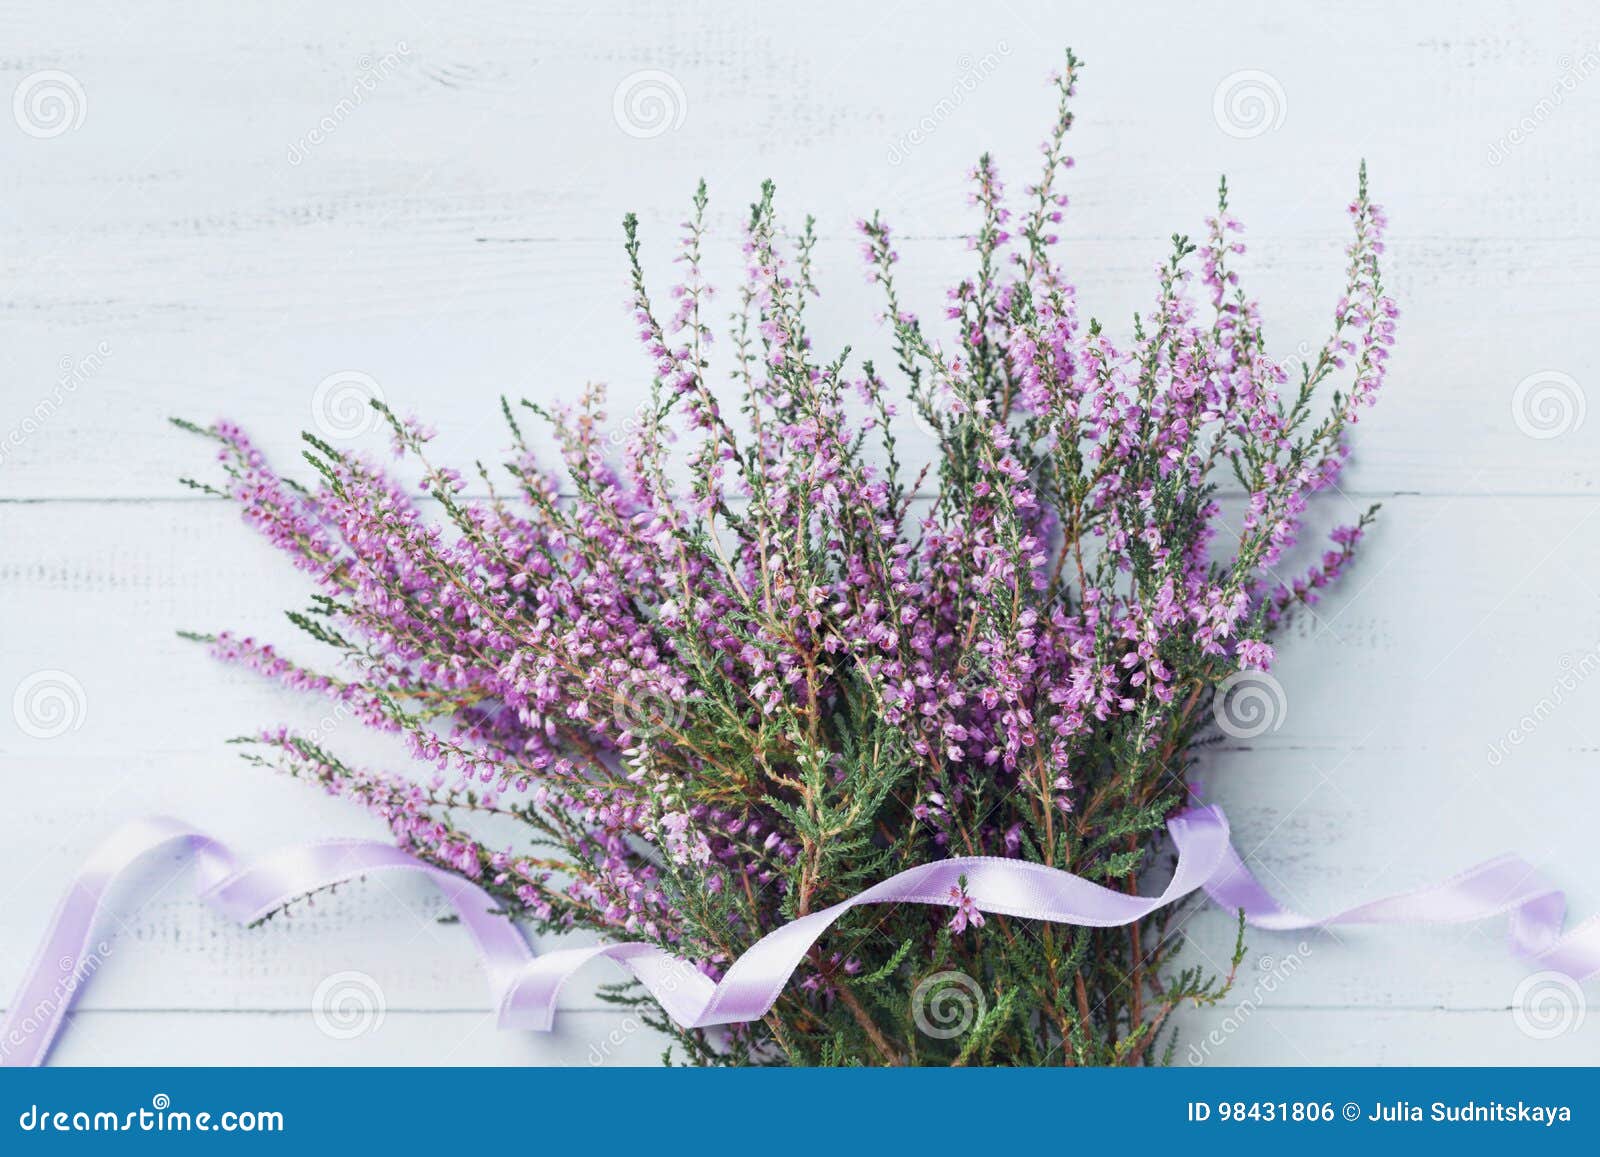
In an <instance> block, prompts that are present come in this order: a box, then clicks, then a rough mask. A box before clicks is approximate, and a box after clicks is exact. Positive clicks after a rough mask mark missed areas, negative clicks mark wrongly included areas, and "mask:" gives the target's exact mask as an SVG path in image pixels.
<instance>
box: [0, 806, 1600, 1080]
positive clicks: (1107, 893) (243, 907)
mask: <svg viewBox="0 0 1600 1157" xmlns="http://www.w3.org/2000/svg"><path fill="white" fill-rule="evenodd" d="M1167 827H1168V830H1169V831H1170V833H1171V836H1172V841H1173V845H1174V847H1175V848H1176V850H1177V853H1178V863H1177V867H1176V869H1175V871H1174V872H1173V876H1172V882H1171V883H1169V884H1168V885H1167V887H1166V889H1165V891H1163V892H1162V893H1161V895H1159V896H1154V897H1149V898H1146V897H1140V896H1130V895H1127V894H1126V893H1123V892H1115V891H1112V890H1111V889H1109V888H1104V887H1101V886H1100V885H1098V884H1094V883H1091V882H1089V881H1088V880H1084V879H1082V878H1081V877H1078V876H1074V875H1072V874H1071V873H1069V872H1063V871H1060V870H1059V869H1056V868H1048V867H1045V866H1044V865H1043V864H1034V863H1027V862H1025V861H1022V860H1004V859H995V858H991V857H987V856H971V857H963V858H959V859H951V860H942V861H940V862H938V863H933V864H923V865H920V866H918V867H915V868H908V869H906V870H905V871H903V872H900V873H897V874H896V875H894V876H891V877H890V878H889V879H887V880H884V881H883V882H882V883H879V884H875V885H873V886H872V887H871V888H868V889H867V890H866V891H864V892H861V893H858V894H857V895H855V896H852V897H851V898H850V899H848V900H845V901H843V902H841V903H839V904H835V905H834V906H833V907H831V908H826V909H823V910H822V911H820V912H813V913H811V914H810V915H808V916H803V917H801V918H799V919H798V920H794V921H792V922H791V923H789V924H785V925H784V926H783V927H781V928H777V929H774V930H773V931H772V932H769V933H768V934H767V935H766V936H764V937H762V938H761V939H760V940H759V941H757V942H756V943H755V944H754V945H752V946H751V947H750V949H749V950H748V951H746V952H745V953H744V955H742V956H740V957H739V959H737V960H735V961H734V962H733V964H732V965H731V966H730V967H729V968H728V971H727V973H726V974H725V975H724V976H723V978H722V980H721V981H720V982H717V983H714V982H713V981H712V980H711V979H710V978H709V977H707V976H705V975H704V974H703V973H702V972H701V971H700V970H699V969H698V968H696V967H695V966H694V965H693V964H692V963H691V962H689V961H687V960H684V959H682V958H680V957H676V956H672V955H671V954H669V953H667V952H664V951H662V950H661V949H659V948H655V947H653V946H651V945H648V944H628V943H623V944H603V945H597V946H595V947H590V948H564V949H559V950H557V951H554V952H548V953H546V954H544V955H543V956H539V957H535V956H534V955H533V952H532V951H531V950H530V949H529V948H528V945H527V942H526V941H525V940H524V939H523V937H522V934H521V933H520V932H519V931H518V930H517V928H516V926H515V925H514V924H513V923H512V922H511V921H510V920H509V919H507V918H506V917H505V916H504V915H502V914H501V913H500V905H499V902H498V901H496V900H494V899H493V898H492V897H490V896H489V895H488V894H487V893H486V892H484V891H483V890H482V889H481V888H479V887H477V886H476V885H475V884H472V883H471V882H470V881H467V880H465V879H462V878H461V877H459V876H456V875H454V874H452V873H450V872H447V871H444V870H443V869H440V868H436V867H433V866H431V865H429V864H425V863H423V862H422V861H420V860H418V859H416V858H415V857H412V856H410V855H407V854H406V853H405V852H402V851H400V850H399V849H398V848H395V847H393V846H392V845H389V844H383V843H377V842H372V841H357V840H346V841H337V842H332V843H321V844H306V845H302V846H298V847H291V848H285V849H283V850H281V851H278V852H274V853H272V854H270V855H268V856H266V857H264V858H262V859H260V860H258V861H257V862H255V863H253V864H250V865H248V866H246V867H243V868H240V867H239V866H238V865H237V863H236V862H235V860H234V858H233V856H232V854H231V853H230V852H229V851H228V850H227V848H225V847H223V846H222V845H221V844H219V843H218V842H217V841H215V840H213V839H211V838H210V837H209V836H206V835H205V834H203V833H201V832H198V831H196V830H195V829H193V828H191V827H189V826H188V825H187V824H184V823H181V822H179V821H177V820H171V819H162V818H154V819H143V820H135V821H134V822H132V823H130V824H128V825H126V826H125V827H123V828H121V829H119V830H118V831H117V832H116V833H114V834H113V835H112V836H111V837H110V839H108V840H107V841H106V842H105V843H104V844H102V845H101V846H100V847H99V849H97V850H96V851H95V853H94V854H93V855H92V856H91V857H90V858H89V862H88V863H86V864H85V865H84V867H83V870H82V871H81V872H79V874H78V877H77V879H76V880H74V881H73V883H72V886H71V887H70V888H69V889H68V891H67V894H66V896H65V897H63V899H62V901H61V904H60V906H59V907H58V908H57V909H56V913H55V916H54V917H53V919H52V920H51V923H50V930H49V933H48V934H47V935H46V937H45V940H44V943H43V944H41V945H40V947H39V951H38V953H37V955H36V956H35V957H34V960H33V963H32V964H31V965H30V966H29V968H28V971H27V973H26V974H25V975H24V977H23V981H22V987H21V988H20V990H19V991H18V992H17V995H16V998H15V999H14V1000H13V1001H12V1003H11V1007H10V1008H9V1009H7V1011H6V1016H5V1019H4V1022H3V1023H0V1064H3V1065H7V1066H16V1065H37V1064H41V1063H42V1062H43V1061H44V1059H45V1057H46V1055H47V1054H48V1052H49V1050H50V1046H51V1044H52V1043H53V1042H54V1040H55V1038H56V1034H57V1033H58V1032H59V1031H60V1028H61V1023H62V1020H63V1018H64V1016H65V1014H66V1012H67V1010H68V1008H70V1007H71V1004H72V1002H73V1000H74V999H75V998H76V997H77V995H78V993H79V992H80V991H81V989H82V988H83V986H84V984H85V982H86V981H87V979H88V974H89V972H90V971H91V970H90V968H89V967H88V966H89V965H91V964H93V965H95V966H97V962H96V958H95V957H94V956H93V955H92V953H91V947H92V945H91V941H92V937H93V935H94V931H95V924H96V917H97V916H98V914H99V912H100V909H101V907H102V906H103V905H104V903H105V902H106V897H107V894H108V893H109V891H110V890H111V888H112V886H113V885H114V884H115V883H116V881H117V879H118V877H120V876H121V875H122V874H123V873H125V872H127V871H128V870H129V869H130V868H132V867H133V866H134V865H135V863H137V862H138V861H140V860H141V859H143V858H145V857H146V856H149V855H152V854H156V853H161V852H165V853H169V854H170V853H179V854H186V855H188V856H189V857H190V858H192V859H193V860H194V862H195V865H196V868H197V874H198V877H199V889H200V893H201V895H202V896H203V897H204V898H205V899H206V900H207V901H208V902H209V903H210V904H211V905H212V906H213V907H215V908H216V909H217V910H218V911H219V912H221V913H222V914H223V915H224V916H226V917H228V918H229V919H232V920H236V921H239V922H241V923H246V924H248V923H252V922H254V921H256V920H259V919H260V918H261V917H263V916H264V915H266V914H267V913H269V912H271V911H273V910H274V909H276V908H278V907H280V906H281V905H283V904H284V903H286V902H288V901H290V900H293V899H295V898H297V897H299V896H303V895H305V894H306V893H308V892H314V891H317V890H319V889H322V888H326V887H329V886H330V885H333V884H337V883H340V882H342V881H345V880H349V879H353V878H355V877H357V876H366V875H371V874H373V873H376V872H418V873H422V874H423V875H426V876H428V877H429V878H430V879H432V880H433V882H434V883H435V884H436V885H438V886H439V888H440V889H441V890H442V891H443V892H444V893H445V895H446V897H447V898H448V899H449V900H450V902H451V904H452V905H453V906H454V907H455V910H456V912H457V913H458V914H459V916H460V918H461V921H462V923H463V924H465V925H466V927H467V929H468V931H469V932H470V933H471V934H472V937H473V939H474V940H475V941H476V942H477V946H478V951H479V954H480V956H481V957H482V959H483V962H484V965H485V967H486V969H487V970H488V973H489V979H490V983H491V986H492V988H493V991H494V992H495V994H496V998H497V1001H498V1007H499V1024H500V1027H501V1028H507V1029H510V1028H528V1029H540V1030H548V1029H549V1028H550V1027H551V1025H552V1023H553V1022H554V1019H555V1008H556V998H557V996H558V995H559V994H560V991H561V987H562V985H563V984H565V983H566V981H567V979H568V978H569V977H571V976H572V974H573V973H575V972H576V971H577V970H578V969H580V968H582V967H583V966H584V965H585V964H587V963H588V962H589V961H591V960H593V959H595V958H597V957H606V958H608V959H610V960H614V961H616V962H617V963H618V964H620V965H622V966H623V967H624V968H626V969H627V970H628V971H629V972H631V973H632V974H633V975H634V976H635V977H636V978H638V980H639V981H640V983H641V984H643V986H644V987H645V988H646V989H647V990H648V991H649V992H650V994H651V996H653V997H654V998H655V999H656V1000H657V1001H658V1002H660V1004H661V1006H662V1007H663V1008H664V1009H665V1010H666V1012H667V1014H668V1015H669V1016H671V1017H672V1019H673V1020H675V1021H676V1022H678V1023H679V1024H681V1025H683V1026H684V1027H686V1028H705V1027H709V1026H711V1025H719V1024H734V1023H737V1022H741V1021H750V1020H759V1019H760V1018H761V1017H762V1016H764V1015H765V1014H766V1012H767V1011H768V1010H769V1009H770V1008H771V1007H772V1006H773V1004H774V1003H775V1002H776V1001H777V999H778V995H779V994H780V993H781V992H782V991H783V988H784V985H786V984H787V983H788V982H789V979H790V977H791V976H792V975H793V973H794V971H795V969H796V968H797V967H798V966H799V965H800V963H801V961H802V959H803V958H804V957H805V955H806V953H807V952H808V951H809V950H810V948H811V946H812V945H813V944H814V943H815V942H816V940H817V938H818V937H820V936H821V935H822V933H823V932H824V931H826V930H827V928H828V927H829V925H831V924H832V923H833V922H834V921H835V920H837V919H838V918H839V917H840V916H842V915H843V914H844V913H845V912H847V911H849V910H850V909H851V908H854V907H857V906H859V905H862V904H934V905H942V906H946V907H949V906H952V905H953V903H954V901H953V898H952V889H956V888H958V886H959V884H960V881H961V878H962V877H963V876H965V877H966V889H965V891H966V895H967V896H968V897H970V899H971V900H972V902H973V903H974V904H975V905H976V906H977V907H978V908H980V909H981V910H983V911H984V912H989V913H998V914H1002V915H1007V916H1018V917H1023V918H1026V919H1032V920H1048V921H1051V922H1053V923H1057V924H1074V925H1080V926H1086V927H1093V928H1111V927H1117V926H1120V925H1124V924H1131V923H1132V922H1134V921H1135V920H1139V919H1142V918H1143V917H1145V916H1148V915H1149V914H1150V913H1151V912H1154V911H1155V910H1157V909H1158V908H1161V907H1162V906H1164V905H1166V904H1171V903H1175V902H1176V901H1178V900H1181V899H1182V898H1183V897H1185V896H1187V895H1189V894H1191V893H1192V892H1194V891H1195V890H1196V889H1203V890H1204V891H1205V893H1206V894H1207V895H1208V896H1210V897H1211V899H1212V900H1214V901H1215V902H1216V903H1218V904H1220V905H1222V906H1223V907H1225V908H1231V909H1236V910H1237V909H1242V910H1243V911H1244V913H1245V916H1246V919H1247V920H1248V921H1249V922H1250V923H1251V924H1253V925H1255V926H1256V927H1259V928H1262V929H1264V930H1268V931H1288V930H1292V929H1304V928H1318V927H1328V926H1331V925H1336V924H1414V923H1435V924H1441V923H1442V924H1460V923H1467V922H1470V921H1476V920H1483V919H1487V918H1489V917H1492V916H1498V915H1505V914H1509V916H1510V940H1511V947H1512V949H1513V950H1514V951H1515V952H1517V953H1518V954H1519V955H1522V956H1525V957H1527V958H1529V959H1531V960H1533V961H1534V962H1536V963H1537V964H1539V965H1540V966H1541V967H1543V968H1547V969H1550V970H1552V971H1556V972H1560V973H1563V974H1565V975H1567V976H1570V977H1572V978H1573V979H1575V980H1584V979H1586V978H1588V977H1590V976H1592V975H1594V974H1596V973H1600V917H1594V918H1591V919H1589V920H1587V921H1585V922H1584V923H1583V924H1581V925H1579V926H1578V927H1576V928H1574V929H1573V930H1572V931H1571V932H1568V933H1566V934H1565V935H1563V934H1562V932H1561V926H1562V921H1563V919H1564V916H1565V910H1566V900H1565V897H1563V896H1562V894H1561V893H1560V892H1559V891H1557V890H1556V889H1555V888H1553V887H1551V886H1550V885H1549V884H1547V883H1545V882H1544V881H1543V880H1542V879H1541V878H1540V877H1539V875H1538V873H1537V872H1536V871H1535V870H1534V868H1533V867H1532V866H1531V865H1529V864H1528V863H1527V862H1526V861H1524V860H1522V859H1520V858H1518V857H1516V856H1502V857H1500V858H1498V859H1494V860H1490V861H1488V862H1487V863H1484V864H1480V865H1478V866H1477V867H1475V868H1471V869H1469V870H1467V871H1465V872H1463V873H1461V874H1460V875H1459V876H1455V877H1453V878H1452V879H1449V880H1446V881H1444V882H1443V883H1440V884H1434V885H1431V886H1428V887H1425V888H1418V889H1416V890H1414V891H1410V892H1402V893H1400V894H1398V895H1395V896H1389V897H1386V898H1384V899H1381V900H1374V901H1372V902H1370V903H1367V904H1363V905H1361V906H1359V907H1356V908H1351V909H1349V910H1347V911H1344V912H1340V913H1338V914H1337V915H1334V916H1329V917H1326V918H1323V919H1320V920H1319V919H1312V918H1309V917H1306V916H1301V915H1298V914H1297V913H1294V912H1291V911H1289V910H1288V909H1286V908H1283V907H1281V906H1280V905H1279V904H1278V903H1277V901H1275V900H1274V899H1273V898H1272V897H1271V896H1270V895H1268V893H1267V892H1266V890H1265V889H1264V888H1262V887H1261V885H1260V884H1259V883H1258V882H1257V881H1256V879H1255V878H1254V877H1253V876H1251V875H1250V872H1249V870H1248V869H1247V868H1246V867H1245V866H1244V863H1243V861H1242V860H1240V858H1239V854H1238V853H1237V852H1236V851H1235V850H1234V849H1233V846H1232V844H1230V843H1229V839H1228V821H1227V819H1226V818H1225V817H1224V816H1223V814H1222V812H1221V810H1220V809H1218V808H1215V807H1201V808H1191V809H1189V810H1188V811H1185V812H1182V813H1180V814H1178V815H1176V816H1174V817H1172V819H1170V820H1169V821H1168V822H1167Z"/></svg>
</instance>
